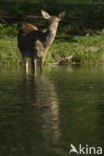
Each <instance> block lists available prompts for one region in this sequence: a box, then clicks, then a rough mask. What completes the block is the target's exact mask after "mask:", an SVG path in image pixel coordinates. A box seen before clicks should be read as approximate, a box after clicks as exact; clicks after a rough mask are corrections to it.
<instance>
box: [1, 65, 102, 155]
mask: <svg viewBox="0 0 104 156" xmlns="http://www.w3.org/2000/svg"><path fill="white" fill-rule="evenodd" d="M23 70H24V69H23V68H22V67H19V68H17V67H12V68H9V67H8V68H7V67H0V156H14V155H15V156H49V155H50V156H67V155H69V150H70V144H73V145H75V146H76V147H78V145H79V144H82V145H83V146H86V145H88V146H95V147H97V146H104V66H102V65H91V66H82V67H81V66H66V67H65V66H62V67H58V66H53V67H50V66H48V67H45V71H44V74H42V75H40V74H39V73H38V74H37V75H36V76H35V77H34V76H33V75H32V74H31V73H29V74H28V75H26V74H24V71H23Z"/></svg>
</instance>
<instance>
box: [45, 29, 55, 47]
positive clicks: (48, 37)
mask: <svg viewBox="0 0 104 156" xmlns="http://www.w3.org/2000/svg"><path fill="white" fill-rule="evenodd" d="M56 32H57V29H56V30H52V31H51V30H50V29H48V30H47V32H46V45H47V46H48V47H49V46H50V45H51V44H52V43H53V41H54V39H55V36H56Z"/></svg>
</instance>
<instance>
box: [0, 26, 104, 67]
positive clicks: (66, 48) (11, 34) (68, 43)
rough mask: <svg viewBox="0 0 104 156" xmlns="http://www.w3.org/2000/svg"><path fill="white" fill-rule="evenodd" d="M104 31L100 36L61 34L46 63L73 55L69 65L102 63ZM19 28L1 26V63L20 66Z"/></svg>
mask: <svg viewBox="0 0 104 156" xmlns="http://www.w3.org/2000/svg"><path fill="white" fill-rule="evenodd" d="M103 34H104V30H102V31H101V32H99V33H98V35H94V36H91V35H90V34H89V33H87V34H86V35H85V36H78V35H77V36H69V35H68V34H65V33H61V32H59V33H58V34H57V36H56V39H55V41H54V43H53V44H52V45H51V47H50V49H49V52H48V54H47V56H46V59H45V63H53V62H57V61H58V60H60V59H62V58H67V57H69V56H70V55H73V59H72V60H71V61H70V62H69V63H73V62H74V63H102V62H103V60H104V35H103ZM16 36H17V26H16V24H13V25H11V26H8V27H7V26H6V25H3V24H0V62H1V63H7V64H18V63H21V62H22V57H21V54H20V52H19V49H18V47H17V39H16Z"/></svg>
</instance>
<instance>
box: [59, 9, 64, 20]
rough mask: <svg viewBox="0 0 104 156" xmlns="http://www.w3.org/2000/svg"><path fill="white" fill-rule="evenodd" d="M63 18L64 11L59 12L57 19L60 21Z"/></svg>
mask: <svg viewBox="0 0 104 156" xmlns="http://www.w3.org/2000/svg"><path fill="white" fill-rule="evenodd" d="M64 16H65V11H63V12H61V13H60V14H59V19H60V20H61V19H62V18H64Z"/></svg>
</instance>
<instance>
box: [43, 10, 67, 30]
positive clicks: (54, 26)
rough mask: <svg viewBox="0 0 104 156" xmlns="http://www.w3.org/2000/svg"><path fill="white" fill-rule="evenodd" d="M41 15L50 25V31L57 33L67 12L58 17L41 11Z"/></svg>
mask: <svg viewBox="0 0 104 156" xmlns="http://www.w3.org/2000/svg"><path fill="white" fill-rule="evenodd" d="M41 14H42V16H43V18H44V19H47V20H48V21H49V23H50V25H49V28H48V30H49V31H51V32H55V31H56V30H57V27H58V24H59V22H60V21H61V19H62V18H63V17H64V16H65V11H63V12H61V13H60V14H59V16H58V17H56V16H50V15H49V14H48V13H47V12H46V11H44V10H41Z"/></svg>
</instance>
